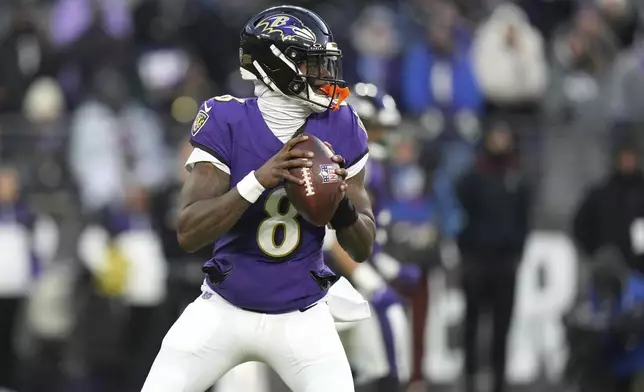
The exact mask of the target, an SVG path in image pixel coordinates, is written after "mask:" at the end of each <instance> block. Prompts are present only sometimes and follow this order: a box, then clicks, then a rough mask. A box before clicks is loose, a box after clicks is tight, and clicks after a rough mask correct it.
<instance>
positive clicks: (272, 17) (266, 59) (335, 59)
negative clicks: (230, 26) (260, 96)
mask: <svg viewBox="0 0 644 392" xmlns="http://www.w3.org/2000/svg"><path fill="white" fill-rule="evenodd" d="M341 57H342V52H341V51H340V49H339V48H338V45H337V44H336V43H335V42H334V41H333V34H332V33H331V30H330V29H329V26H328V25H327V24H326V22H324V20H322V18H320V17H319V16H318V15H317V14H315V13H313V12H311V11H309V10H307V9H305V8H302V7H296V6H286V5H285V6H278V7H272V8H269V9H267V10H264V11H262V12H260V13H259V14H257V15H256V16H254V17H252V18H251V19H250V20H249V21H248V22H247V23H246V25H245V26H244V29H243V30H242V32H241V42H240V49H239V60H240V66H241V73H242V78H244V79H245V80H260V81H261V82H262V83H264V84H265V85H266V86H267V87H268V88H270V89H271V90H273V91H277V92H279V93H281V94H283V95H285V96H287V97H289V98H294V99H300V100H303V101H304V102H306V103H308V104H309V106H311V107H312V108H313V109H314V110H315V111H318V112H321V111H324V110H326V109H329V108H331V109H337V108H339V107H340V104H341V103H342V101H343V100H344V99H346V98H347V97H348V96H349V89H348V88H346V84H345V82H344V81H343V80H342V66H341V61H340V60H341Z"/></svg>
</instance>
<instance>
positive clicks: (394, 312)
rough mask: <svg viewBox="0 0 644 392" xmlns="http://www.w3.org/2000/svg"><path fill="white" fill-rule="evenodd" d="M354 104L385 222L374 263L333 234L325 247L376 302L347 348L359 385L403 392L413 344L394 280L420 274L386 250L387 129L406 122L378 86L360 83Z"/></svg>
mask: <svg viewBox="0 0 644 392" xmlns="http://www.w3.org/2000/svg"><path fill="white" fill-rule="evenodd" d="M352 90H353V91H352V94H351V96H350V98H349V99H347V101H348V102H350V104H351V106H352V107H353V108H354V109H355V111H356V113H358V115H359V116H360V118H361V119H362V121H363V123H364V125H365V126H366V129H367V131H368V133H369V140H370V143H369V152H370V157H371V159H370V160H369V162H368V163H367V166H366V179H365V183H366V187H367V191H368V192H369V195H370V198H371V203H372V205H373V211H374V214H375V216H376V218H377V222H378V226H379V233H378V234H379V235H378V236H377V238H378V239H377V241H376V244H375V247H374V253H373V256H372V257H371V258H370V260H369V263H363V264H356V263H355V262H354V261H353V260H352V259H351V257H350V256H349V255H348V254H347V253H346V252H345V251H344V250H343V249H342V247H341V246H340V245H339V244H338V242H337V241H335V239H334V235H333V234H334V233H333V232H332V231H331V232H329V233H328V235H327V239H326V244H325V248H326V249H328V253H329V255H330V257H331V260H332V265H333V266H334V267H335V268H337V269H338V270H339V272H340V273H341V274H342V275H344V276H346V277H348V278H349V279H350V280H351V282H352V283H353V284H354V285H355V286H356V288H357V289H358V291H359V292H360V293H361V294H363V295H364V296H365V297H366V298H367V299H368V300H369V303H370V305H371V309H372V312H371V313H372V315H373V316H372V317H371V319H369V320H365V321H361V322H360V323H357V324H355V325H354V326H352V327H350V329H349V330H348V331H346V333H345V334H346V338H345V339H344V341H345V347H346V348H347V351H348V355H349V361H350V363H351V366H352V367H353V369H354V372H355V378H356V385H358V386H365V387H367V388H369V390H370V391H377V392H396V391H401V390H402V389H401V388H403V386H404V384H406V383H407V382H408V381H409V376H410V361H411V347H410V346H411V342H410V336H409V323H408V320H407V316H406V314H405V309H404V306H403V304H402V301H401V299H400V297H399V296H398V295H397V294H396V292H395V291H394V290H392V289H391V288H390V287H389V282H393V281H397V282H399V283H402V284H413V283H415V282H416V281H417V280H418V279H419V278H420V271H419V270H418V268H417V267H415V266H411V265H404V264H401V263H399V262H398V261H397V260H396V259H394V258H393V257H391V256H389V255H387V254H386V253H384V252H382V250H381V247H382V243H384V241H386V235H385V232H384V229H382V227H383V226H384V225H386V223H387V222H386V221H387V219H388V211H387V210H386V209H385V208H384V206H383V204H384V203H385V199H386V194H387V188H388V187H387V183H386V180H385V166H384V164H385V162H384V161H385V159H386V158H387V150H386V147H385V146H384V145H385V140H384V139H385V137H386V134H387V131H389V130H391V129H393V128H395V127H397V126H398V125H399V123H400V113H399V112H398V109H397V108H396V103H395V101H394V99H393V98H392V97H391V96H389V95H386V94H384V93H382V92H381V91H379V90H378V88H377V87H376V86H375V85H373V84H368V83H358V84H357V85H356V86H354V87H353V89H352Z"/></svg>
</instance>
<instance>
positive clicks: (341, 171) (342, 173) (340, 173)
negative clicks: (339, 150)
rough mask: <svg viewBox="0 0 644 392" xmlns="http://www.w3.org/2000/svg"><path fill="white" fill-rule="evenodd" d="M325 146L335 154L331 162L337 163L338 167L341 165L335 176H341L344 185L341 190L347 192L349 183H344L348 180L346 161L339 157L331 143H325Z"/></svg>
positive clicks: (341, 185)
mask: <svg viewBox="0 0 644 392" xmlns="http://www.w3.org/2000/svg"><path fill="white" fill-rule="evenodd" d="M324 145H325V146H327V147H329V150H331V152H332V153H333V154H334V155H333V156H332V157H331V160H332V161H333V162H335V163H337V164H338V165H340V168H339V169H335V174H337V175H338V176H340V178H341V179H342V183H341V184H340V190H342V192H346V191H347V188H348V187H349V186H348V185H347V183H346V182H345V181H344V180H345V178H347V170H346V169H345V168H344V166H345V164H346V161H345V160H344V158H342V156H340V155H337V154H336V153H335V151H333V146H332V145H331V143H329V142H324Z"/></svg>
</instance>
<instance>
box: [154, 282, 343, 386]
mask: <svg viewBox="0 0 644 392" xmlns="http://www.w3.org/2000/svg"><path fill="white" fill-rule="evenodd" d="M249 361H260V362H264V363H266V364H268V365H269V366H270V367H272V368H273V370H275V371H276V372H277V374H279V376H280V377H281V378H282V380H284V382H285V383H286V384H287V385H288V387H289V388H290V389H291V390H292V391H293V392H329V391H333V392H353V391H354V386H353V380H352V376H351V369H350V367H349V362H348V361H347V357H346V354H345V352H344V348H343V346H342V344H341V342H340V338H339V336H338V333H337V332H336V329H335V325H334V320H333V317H332V316H331V313H330V311H329V307H328V305H327V303H326V302H319V303H318V304H317V305H316V306H314V307H312V308H310V309H308V310H306V311H305V312H299V311H295V312H291V313H286V314H278V315H268V314H261V313H254V312H249V311H246V310H242V309H239V308H237V307H235V306H233V305H231V304H230V303H228V302H227V301H226V300H224V299H223V298H221V297H220V296H218V295H217V294H215V293H211V292H204V294H203V295H202V296H200V297H199V298H197V299H196V300H195V301H194V302H193V303H191V304H190V305H188V307H187V308H186V310H185V311H184V312H183V314H182V315H181V317H179V319H178V320H177V321H176V322H175V324H174V325H173V326H172V328H170V331H168V333H167V335H166V337H165V338H164V340H163V344H162V345H161V350H160V351H159V354H158V355H157V358H156V359H155V361H154V364H153V365H152V368H151V369H150V373H149V374H148V378H147V380H146V381H145V385H144V386H143V389H142V392H204V391H205V390H206V389H208V388H210V387H211V386H212V385H213V384H214V383H215V382H216V381H217V380H218V379H220V378H221V377H222V376H223V375H224V374H225V373H227V372H228V371H229V370H230V369H232V368H234V367H235V366H237V365H239V364H242V363H245V362H249Z"/></svg>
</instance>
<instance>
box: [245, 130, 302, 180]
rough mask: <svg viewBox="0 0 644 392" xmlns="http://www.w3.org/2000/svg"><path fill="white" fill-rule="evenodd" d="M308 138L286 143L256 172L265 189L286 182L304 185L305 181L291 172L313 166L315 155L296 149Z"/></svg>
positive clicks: (295, 139)
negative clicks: (312, 160) (312, 159)
mask: <svg viewBox="0 0 644 392" xmlns="http://www.w3.org/2000/svg"><path fill="white" fill-rule="evenodd" d="M308 138H309V137H308V136H307V135H300V136H297V137H295V138H293V139H290V140H289V141H288V142H286V143H285V144H284V147H282V149H281V150H279V152H278V153H277V154H275V155H273V157H272V158H271V159H269V160H268V161H266V163H265V164H264V165H263V166H262V167H260V168H259V169H257V170H256V171H255V177H257V181H259V183H260V184H262V186H263V187H264V188H272V187H274V186H277V184H279V183H280V182H282V181H284V180H286V181H291V182H294V183H296V184H300V185H303V184H304V180H302V179H300V178H297V177H295V176H294V175H292V174H291V173H289V170H290V169H294V168H298V167H311V166H312V165H313V163H312V162H311V158H313V153H312V152H311V151H305V150H299V149H296V148H294V147H295V146H296V145H297V144H298V143H301V142H303V141H305V140H307V139H308Z"/></svg>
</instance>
